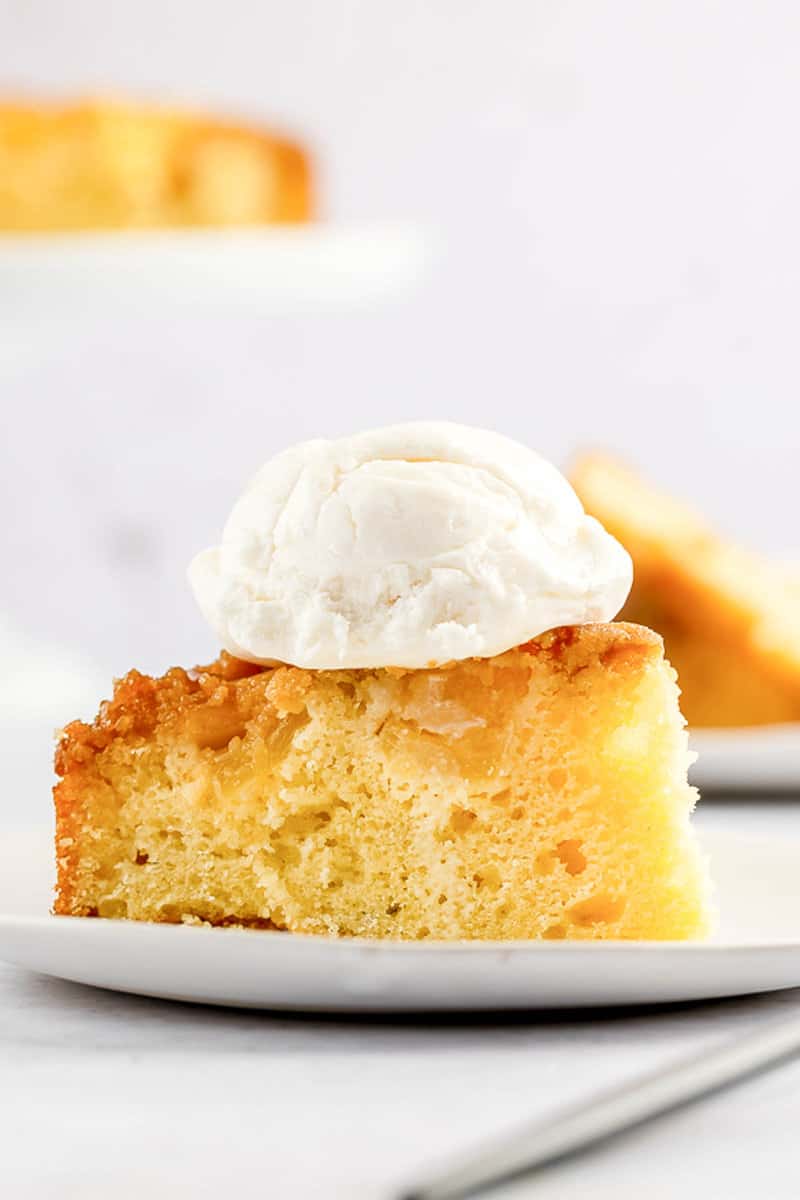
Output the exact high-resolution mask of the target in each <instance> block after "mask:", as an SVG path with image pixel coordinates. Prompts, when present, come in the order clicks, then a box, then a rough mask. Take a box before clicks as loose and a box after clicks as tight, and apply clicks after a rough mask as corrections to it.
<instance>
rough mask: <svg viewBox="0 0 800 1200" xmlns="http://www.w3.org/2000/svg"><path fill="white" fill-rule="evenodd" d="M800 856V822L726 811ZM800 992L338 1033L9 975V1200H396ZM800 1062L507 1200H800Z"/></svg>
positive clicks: (743, 809)
mask: <svg viewBox="0 0 800 1200" xmlns="http://www.w3.org/2000/svg"><path fill="white" fill-rule="evenodd" d="M701 820H702V821H703V822H704V823H705V824H707V825H720V824H724V825H725V826H726V827H729V828H730V827H734V826H735V827H738V828H740V829H745V830H747V829H752V830H753V831H755V830H756V829H761V830H766V831H772V832H780V831H785V832H786V834H787V836H792V835H793V836H797V837H800V804H797V803H796V802H795V803H792V802H777V803H765V804H762V805H760V806H756V805H753V804H752V803H750V804H748V803H743V802H741V803H735V804H734V803H730V804H723V803H719V802H717V803H715V804H712V803H711V802H708V803H707V804H706V809H705V814H704V815H703V816H701ZM798 1005H800V991H798V992H786V993H782V994H777V995H774V996H765V997H758V998H751V999H741V1000H734V1001H728V1002H724V1003H713V1004H705V1005H693V1006H682V1007H679V1008H670V1009H663V1010H658V1011H646V1010H637V1011H625V1012H612V1013H601V1012H585V1013H571V1014H567V1015H549V1016H542V1015H536V1014H533V1015H531V1016H530V1017H527V1016H526V1017H520V1018H514V1019H513V1020H506V1019H503V1018H498V1019H497V1020H492V1019H488V1020H481V1021H479V1022H473V1021H469V1020H459V1021H457V1022H452V1021H447V1020H442V1021H436V1022H430V1021H414V1022H394V1021H386V1020H381V1021H369V1022H366V1021H360V1020H348V1021H343V1020H320V1019H316V1018H315V1019H313V1020H312V1019H303V1018H296V1017H292V1018H287V1017H283V1016H270V1015H267V1014H263V1013H244V1012H235V1011H228V1010H216V1009H209V1008H195V1007H191V1006H188V1005H180V1004H171V1003H165V1002H158V1001H152V1000H145V999H137V998H133V997H127V996H123V995H115V994H113V993H109V992H99V991H94V990H91V989H88V988H82V987H79V986H76V985H72V984H66V983H61V982H59V981H57V980H50V979H46V978H43V977H40V976H35V975H31V974H28V973H26V972H23V971H19V970H16V969H13V968H11V967H5V966H3V965H1V964H0V1151H1V1152H0V1194H2V1195H4V1196H9V1197H14V1198H15V1200H16V1198H20V1200H28V1198H30V1200H50V1198H51V1197H58V1200H73V1198H74V1200H127V1198H128V1197H130V1198H131V1200H133V1198H134V1197H135V1198H136V1200H139V1198H140V1197H141V1195H142V1194H143V1193H146V1194H148V1195H150V1196H154V1197H161V1196H170V1197H184V1196H185V1197H192V1198H196V1197H198V1198H205V1197H212V1196H213V1197H216V1196H218V1195H219V1194H220V1192H222V1191H224V1192H225V1193H226V1194H228V1195H259V1196H265V1197H275V1198H283V1197H287V1198H295V1197H297V1198H299V1200H317V1198H318V1197H319V1198H320V1200H321V1198H322V1197H325V1198H326V1200H329V1198H339V1197H341V1198H342V1200H356V1198H359V1197H365V1198H368V1200H379V1198H381V1200H388V1198H389V1197H392V1196H394V1195H395V1194H396V1189H397V1187H398V1186H399V1185H400V1184H401V1183H403V1182H406V1181H407V1180H408V1179H409V1178H415V1177H416V1176H417V1175H418V1173H419V1170H420V1168H421V1167H424V1166H425V1165H426V1164H428V1163H430V1162H432V1161H436V1160H438V1159H440V1158H442V1157H443V1156H447V1155H449V1154H450V1153H453V1152H457V1151H458V1150H460V1149H461V1148H464V1147H471V1146H474V1145H475V1143H476V1141H477V1140H478V1139H479V1138H482V1137H484V1136H487V1135H490V1134H491V1133H492V1132H495V1131H501V1130H503V1131H504V1130H506V1129H507V1128H508V1127H509V1126H510V1125H512V1124H514V1123H517V1122H519V1121H520V1120H523V1119H525V1118H528V1117H532V1116H535V1115H539V1114H545V1113H549V1112H550V1111H552V1110H553V1109H554V1108H555V1107H557V1106H558V1105H560V1104H562V1103H564V1102H568V1101H570V1100H573V1099H576V1098H579V1097H582V1096H584V1095H585V1094H586V1093H588V1092H589V1091H591V1090H593V1089H598V1088H603V1087H606V1086H608V1085H609V1084H612V1083H614V1082H617V1081H620V1082H621V1081H623V1080H625V1079H628V1078H630V1077H632V1076H634V1075H635V1074H637V1073H638V1072H640V1071H643V1070H648V1069H650V1068H652V1067H654V1066H657V1065H658V1064H659V1063H666V1062H668V1061H670V1060H671V1059H673V1058H675V1057H678V1056H682V1055H684V1054H687V1053H694V1052H699V1051H701V1050H702V1049H704V1048H705V1047H710V1046H711V1045H712V1044H713V1043H715V1042H717V1041H719V1040H721V1039H723V1038H725V1037H730V1036H737V1035H741V1034H744V1033H746V1031H747V1030H748V1029H750V1028H752V1027H753V1026H754V1025H755V1024H756V1023H757V1022H763V1021H767V1020H771V1019H776V1018H780V1017H781V1016H782V1015H783V1016H788V1015H789V1014H790V1013H794V1012H797V1010H798ZM799 1087H800V1062H797V1063H794V1064H789V1065H787V1066H784V1067H781V1068H780V1069H778V1070H776V1071H773V1072H771V1073H770V1074H768V1075H766V1076H764V1077H762V1078H760V1079H757V1080H755V1081H752V1082H749V1083H747V1084H745V1085H743V1086H742V1087H740V1088H738V1089H736V1090H733V1091H730V1092H728V1093H726V1094H724V1095H721V1096H719V1097H717V1098H715V1099H713V1100H709V1101H706V1102H704V1103H702V1104H701V1105H699V1106H698V1107H696V1108H694V1109H693V1110H691V1111H687V1112H684V1113H680V1114H676V1115H674V1116H672V1117H669V1118H667V1119H664V1120H662V1121H661V1122H659V1123H657V1124H655V1125H653V1126H652V1127H650V1128H647V1129H644V1130H641V1131H639V1132H638V1133H636V1134H633V1135H631V1136H629V1137H627V1138H625V1139H624V1140H623V1141H619V1142H617V1143H615V1144H611V1145H609V1146H607V1147H605V1148H603V1149H602V1150H598V1151H595V1152H593V1153H592V1154H591V1155H588V1156H586V1157H585V1158H583V1159H581V1160H580V1161H576V1162H574V1163H571V1164H566V1165H563V1166H560V1167H557V1168H552V1169H551V1170H549V1171H548V1172H547V1173H546V1174H544V1175H542V1176H540V1177H538V1178H537V1179H536V1180H535V1181H534V1180H522V1181H520V1182H518V1183H516V1184H514V1185H510V1186H508V1187H506V1188H504V1189H498V1190H497V1191H496V1192H495V1193H493V1195H496V1196H497V1197H498V1198H500V1197H509V1198H510V1197H522V1196H528V1195H530V1196H532V1197H533V1196H536V1197H543V1198H547V1200H550V1198H552V1200H572V1198H573V1197H575V1198H578V1197H581V1198H582V1197H586V1196H591V1197H592V1198H593V1200H594V1198H599V1200H604V1198H606V1197H608V1200H611V1198H612V1197H613V1200H618V1198H619V1197H628V1196H630V1197H633V1196H638V1195H644V1194H646V1195H647V1196H648V1200H668V1198H669V1200H671V1198H673V1197H681V1198H684V1197H694V1196H698V1197H700V1196H703V1197H706V1196H714V1197H717V1196H719V1197H721V1196H725V1197H730V1198H733V1200H739V1198H741V1200H751V1197H753V1196H754V1195H757V1194H758V1195H764V1196H767V1197H770V1198H771V1200H781V1198H783V1197H786V1200H789V1198H790V1197H791V1198H792V1200H794V1198H795V1197H796V1196H797V1195H798V1191H800V1168H798V1166H797V1157H796V1151H795V1139H796V1132H795V1128H796V1113H797V1104H796V1098H797V1093H798V1088H799Z"/></svg>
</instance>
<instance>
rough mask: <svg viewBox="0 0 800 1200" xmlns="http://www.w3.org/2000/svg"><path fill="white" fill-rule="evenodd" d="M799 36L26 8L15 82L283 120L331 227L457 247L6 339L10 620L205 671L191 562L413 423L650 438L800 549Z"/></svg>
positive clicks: (599, 21)
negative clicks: (334, 450) (393, 273)
mask: <svg viewBox="0 0 800 1200" xmlns="http://www.w3.org/2000/svg"><path fill="white" fill-rule="evenodd" d="M799 42H800V7H798V6H797V5H795V4H792V3H788V2H785V3H784V2H779V0H772V2H770V0H734V2H731V0H728V2H724V0H719V2H713V0H669V2H667V0H650V2H649V3H647V4H641V3H639V2H634V0H631V2H625V0H619V2H616V3H614V2H612V0H603V2H600V0H586V2H584V3H576V2H572V3H570V2H567V0H552V2H549V0H520V2H513V0H504V2H498V0H472V2H471V3H463V2H458V0H438V2H437V3H434V4H432V3H414V2H411V0H405V2H404V3H398V2H397V0H394V2H389V0H367V2H362V3H359V2H356V0H339V2H337V3H330V2H329V0H328V2H326V0H293V3H291V4H287V3H278V2H277V0H269V2H265V0H262V2H260V3H259V2H256V0H252V2H247V0H227V2H226V3H224V4H223V3H213V2H211V0H171V3H170V4H168V5H166V4H164V3H162V2H161V0H137V2H136V3H133V2H128V0H124V2H123V0H118V2H116V3H113V4H109V3H108V2H107V0H72V3H70V4H69V5H65V4H62V3H60V2H59V0H0V85H1V86H2V88H3V90H4V91H5V92H6V93H8V94H11V95H13V94H16V93H19V92H22V91H29V92H32V93H34V94H37V93H48V94H68V95H74V94H76V93H80V94H85V93H95V94H96V93H100V94H103V93H108V92H118V93H123V94H125V93H131V94H134V95H141V96H144V97H151V98H156V99H160V100H168V101H180V102H183V103H186V104H190V105H199V106H207V107H208V108H210V109H211V110H213V111H219V112H221V113H227V114H231V115H234V116H244V117H255V118H258V119H264V120H267V121H273V122H275V123H276V125H278V126H279V127H283V128H285V129H287V130H289V131H293V132H296V133H298V134H299V135H300V136H301V137H303V138H304V139H305V140H306V141H307V143H308V144H310V145H311V146H312V147H313V150H314V152H315V156H316V161H317V165H318V171H319V192H320V208H321V211H322V213H323V215H324V216H325V217H327V218H330V219H332V220H347V221H362V220H365V221H366V220H380V219H387V218H403V219H410V220H413V221H416V222H419V223H420V224H421V225H423V226H424V227H425V228H426V229H427V230H428V232H429V234H430V236H431V239H432V244H433V245H434V246H435V247H437V248H438V249H437V254H436V256H435V259H434V269H433V272H432V275H431V278H430V280H429V283H428V286H427V287H426V288H425V289H424V290H423V291H422V292H421V293H420V294H418V295H416V296H415V297H413V298H412V299H410V300H407V301H402V302H394V303H392V304H389V305H387V306H384V307H382V308H381V309H380V311H376V312H373V313H361V314H359V315H342V314H339V315H335V316H334V315H330V316H315V317H313V318H308V317H307V318H296V317H295V318H282V319H279V320H272V321H269V322H263V321H256V320H253V321H242V320H241V319H238V318H237V319H235V320H234V319H232V318H229V319H225V318H224V317H223V318H222V319H216V320H211V319H209V318H207V317H204V318H200V317H197V316H193V315H192V311H191V297H187V307H186V313H185V316H182V317H181V318H180V319H177V320H176V319H175V318H174V317H173V318H169V319H166V320H165V319H161V318H160V317H159V314H157V313H154V314H153V316H152V319H151V320H149V321H148V322H146V323H144V324H136V325H132V324H131V323H124V324H121V323H118V324H115V325H112V324H110V323H109V324H107V325H104V326H98V325H97V324H94V325H91V326H90V325H89V324H88V323H82V322H81V321H80V319H79V312H78V314H77V319H76V321H75V323H74V325H72V326H70V328H69V329H68V330H66V329H62V330H53V329H50V328H48V329H42V330H40V331H38V332H37V331H31V330H26V331H20V330H18V329H15V328H14V327H13V325H11V326H9V325H8V324H7V323H6V325H5V327H4V328H3V330H2V342H1V343H0V396H2V406H3V414H2V415H3V429H4V436H3V438H2V442H1V443H0V486H1V487H2V495H3V522H2V531H1V532H0V539H1V541H0V556H1V557H0V561H1V562H2V564H3V585H4V586H3V598H2V601H0V610H2V609H5V610H7V615H8V616H9V617H10V619H11V621H12V622H13V624H14V626H15V627H16V628H17V629H18V630H22V631H24V632H26V633H28V634H30V635H35V636H37V637H39V638H47V639H50V640H51V641H55V642H57V643H60V644H62V645H65V644H69V645H71V646H73V647H74V648H76V649H77V650H78V651H79V652H81V653H83V654H84V655H86V656H89V657H91V658H93V659H94V660H95V662H96V663H97V665H98V667H99V668H100V670H101V672H104V673H105V672H112V671H113V672H115V673H119V672H121V671H123V670H124V669H126V668H127V667H128V666H129V665H131V664H134V663H135V664H137V665H138V666H140V667H143V668H147V669H160V668H163V667H165V666H166V665H168V664H169V663H170V662H185V663H191V662H194V661H198V660H203V659H204V658H206V657H208V656H209V655H211V654H212V653H213V651H214V649H215V647H214V643H213V639H212V638H211V636H210V634H209V633H208V632H207V631H206V630H205V628H204V626H203V624H202V622H201V620H200V618H199V616H198V615H197V614H196V612H195V608H194V604H193V601H192V599H191V597H190V595H189V592H188V589H187V587H186V585H185V581H184V571H185V566H186V563H187V561H188V559H189V558H190V556H191V555H192V554H193V553H194V551H195V550H197V549H198V548H200V547H201V546H203V545H204V544H208V543H209V542H211V541H212V540H214V539H215V538H216V536H217V534H218V531H219V528H220V526H221V524H222V522H223V520H224V517H225V515H226V513H227V510H228V508H229V506H230V503H231V502H232V500H233V499H234V497H235V495H236V494H237V492H238V489H239V487H240V485H241V483H242V481H243V480H244V479H246V478H247V477H248V476H249V475H250V473H251V472H252V471H253V469H254V468H255V467H256V466H257V465H258V464H259V462H260V461H261V460H263V459H264V458H265V457H267V456H268V455H269V454H270V453H272V452H273V451H274V450H276V449H278V448H280V447H281V446H283V445H284V444H285V443H287V442H288V441H292V440H295V439H297V438H301V437H307V436H312V435H319V434H337V433H342V432H346V431H349V430H352V429H354V428H357V427H362V426H366V425H370V424H380V423H383V422H386V421H390V420H400V419H405V418H413V417H432V416H437V417H448V418H453V419H457V420H462V421H467V422H471V423H474V424H480V425H491V426H494V427H496V428H498V429H501V430H503V431H505V432H507V433H510V434H512V435H515V436H517V437H520V438H523V439H525V440H527V441H529V442H530V443H532V444H533V445H535V446H536V447H537V448H539V449H540V450H542V451H543V452H545V453H546V454H548V455H550V456H552V457H553V458H555V459H557V460H559V461H563V460H564V459H566V458H567V457H568V455H569V454H570V453H571V452H572V451H573V450H574V449H575V448H577V447H580V446H585V445H587V444H593V443H594V444H601V445H605V446H609V447H613V448H616V449H618V450H621V451H623V452H624V453H626V454H627V455H628V456H629V457H630V458H632V459H633V460H635V461H637V462H639V463H640V464H641V465H642V466H643V467H645V468H646V469H647V471H648V472H650V473H651V474H652V475H653V477H655V478H656V479H657V480H659V481H661V482H664V483H667V484H669V485H670V486H672V487H673V488H674V489H676V490H677V491H680V492H682V493H684V494H685V495H686V496H687V497H690V498H695V499H696V500H698V501H700V502H701V503H702V505H703V506H704V507H705V508H706V509H707V511H708V512H709V513H710V514H711V515H712V516H713V517H714V518H715V519H716V520H717V521H718V523H719V524H720V525H722V526H723V527H725V528H727V529H729V530H730V531H734V532H736V533H737V534H739V535H740V536H741V537H742V538H744V539H745V540H748V541H750V542H751V543H753V544H757V545H763V546H764V547H766V548H769V549H771V550H774V551H776V552H779V553H783V554H786V553H792V552H793V551H796V550H797V547H798V535H797V530H796V514H797V499H796V498H797V492H798V489H797V475H796V472H797V466H796V463H797V455H798V450H799V449H800V417H799V416H798V405H797V394H798V374H799V373H800V367H798V355H797V293H798V283H800V234H799V233H798V212H800V158H799V157H798V154H797V117H798V112H799V111H800V72H798V69H797V60H798V44H799Z"/></svg>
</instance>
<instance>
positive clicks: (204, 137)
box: [0, 101, 312, 231]
mask: <svg viewBox="0 0 800 1200" xmlns="http://www.w3.org/2000/svg"><path fill="white" fill-rule="evenodd" d="M311 207H312V203H311V186H310V169H309V161H308V157H307V155H306V154H305V152H304V151H303V150H302V149H301V148H300V147H299V146H298V145H296V144H295V143H293V142H291V141H288V140H287V139H285V138H282V137H278V136H276V135H275V134H273V133H271V132H268V131H266V130H263V129H258V128H249V127H247V126H242V125H237V124H233V123H229V122H223V121H217V120H214V119H212V118H209V117H206V116H198V115H194V114H191V113H184V112H177V111H172V110H169V109H160V108H149V107H146V106H143V105H129V104H122V103H113V102H107V101H97V102H86V103H79V104H68V105H64V106H59V105H42V104H8V103H6V104H0V230H18V231H37V230H38V231H44V230H84V229H126V228H133V229H143V228H153V227H158V226H203V225H253V224H264V223H268V222H282V221H305V220H308V218H309V217H310V215H311Z"/></svg>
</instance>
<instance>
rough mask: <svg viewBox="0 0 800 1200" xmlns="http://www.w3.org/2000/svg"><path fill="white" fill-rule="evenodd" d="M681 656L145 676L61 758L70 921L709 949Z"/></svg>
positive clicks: (552, 645) (61, 880)
mask: <svg viewBox="0 0 800 1200" xmlns="http://www.w3.org/2000/svg"><path fill="white" fill-rule="evenodd" d="M687 764H688V750H687V739H686V733H685V730H684V726H683V719H682V717H681V715H680V712H679V708H678V693H677V687H676V683H675V674H674V672H673V670H672V669H671V667H670V666H669V665H668V664H667V663H666V662H665V660H664V657H663V649H662V643H661V639H660V638H659V637H658V636H657V635H655V634H654V633H652V632H651V631H650V630H648V629H644V628H641V627H637V626H634V625H626V624H622V623H620V624H611V625H590V626H578V627H566V628H562V629H559V630H555V631H552V632H550V633H547V634H544V635H542V636H541V637H539V638H536V639H535V640H534V641H532V642H529V643H527V644H526V645H524V646H520V647H519V648H517V649H515V650H512V651H509V652H508V653H505V654H502V655H500V656H498V657H496V658H492V659H470V660H467V661H464V662H458V663H454V664H452V665H450V666H447V667H437V668H435V669H431V670H419V671H418V670H414V671H398V670H350V671H318V672H315V671H300V670H296V669H294V668H291V667H278V668H274V669H269V668H265V669H259V668H254V667H251V666H249V665H248V664H240V663H238V662H237V660H236V659H232V658H231V656H230V655H227V654H223V655H221V657H220V659H219V660H218V661H217V662H216V663H213V664H210V665H209V666H208V667H204V668H199V669H198V670H197V671H196V672H191V673H188V672H186V671H184V670H181V669H179V668H174V669H172V670H171V671H168V672H167V673H166V674H165V675H164V676H163V677H161V678H158V679H154V678H150V677H147V676H145V675H141V674H139V673H138V672H136V671H132V672H130V673H129V674H128V675H127V676H125V678H124V679H122V680H120V681H119V682H118V683H117V685H116V687H115V690H114V695H113V698H112V699H111V700H110V701H108V702H107V703H105V704H104V705H103V706H102V708H101V711H100V714H99V716H98V718H97V720H96V721H95V722H94V723H93V724H91V725H88V724H84V723H82V722H74V723H73V724H71V725H70V726H68V727H67V728H66V729H65V730H64V732H63V735H62V737H61V740H60V742H59V745H58V751H57V759H56V767H57V771H58V773H59V775H60V776H61V779H60V781H59V783H58V784H57V786H56V788H55V803H56V816H57V832H56V848H57V860H58V885H57V896H56V903H55V911H56V912H57V913H62V914H71V915H76V916H100V917H122V918H131V919H135V920H145V921H161V922H184V923H197V922H210V923H211V924H215V925H221V924H243V925H252V926H256V927H260V928H277V929H283V930H290V931H293V932H298V933H315V934H332V935H339V936H356V935H360V936H366V937H382V938H404V939H423V938H444V939H453V938H544V939H550V940H552V939H565V938H581V939H598V938H689V937H694V936H699V935H701V934H703V933H704V932H705V931H706V929H707V926H708V913H709V907H708V892H707V879H706V871H705V865H704V863H703V861H702V858H701V855H700V853H699V850H698V848H697V846H696V844H695V841H694V837H693V833H692V831H691V829H690V825H689V816H690V812H691V809H692V807H693V805H694V800H695V793H694V791H693V789H692V788H690V787H689V786H688V784H687V782H686V770H687Z"/></svg>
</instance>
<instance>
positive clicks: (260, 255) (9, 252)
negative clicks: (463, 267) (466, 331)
mask: <svg viewBox="0 0 800 1200" xmlns="http://www.w3.org/2000/svg"><path fill="white" fill-rule="evenodd" d="M426 263H427V251H426V246H425V241H424V239H423V237H422V235H421V234H420V232H419V231H418V230H415V229H413V228H410V227H407V226H390V227H383V228H378V227H375V228H370V227H366V228H347V227H338V226H334V225H325V224H324V223H320V224H318V225H313V224H312V225H298V226H265V227H263V228H256V229H225V230H220V229H200V230H163V231H161V230H156V231H144V232H138V231H121V232H111V233H69V234H29V235H26V236H19V235H11V234H0V319H2V320H3V322H7V321H12V320H13V321H14V322H15V323H16V324H20V323H22V324H25V323H29V322H33V323H35V324H36V326H37V327H38V326H40V325H41V324H42V323H43V322H47V321H48V320H51V321H52V320H64V319H66V320H72V319H74V318H76V317H80V318H81V319H85V318H86V317H87V316H88V317H90V318H92V317H98V318H107V317H109V316H117V315H120V314H125V315H127V314H134V315H136V314H142V313H147V314H152V313H153V312H156V313H162V312H170V311H172V312H195V311H200V312H202V311H211V312H215V313H216V312H225V313H232V314H238V313H248V314H251V315H274V314H280V313H283V312H295V311H300V312H303V311H306V310H311V311H314V310H316V309H329V308H332V307H333V308H341V307H353V306H355V307H358V306H361V305H364V304H369V303H371V302H373V301H375V300H379V299H383V298H384V297H386V296H390V295H393V294H395V293H397V292H402V291H404V290H405V289H407V288H409V287H411V286H412V285H414V284H415V283H417V282H418V281H419V279H420V278H421V277H422V275H423V272H424V269H425V266H426Z"/></svg>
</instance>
